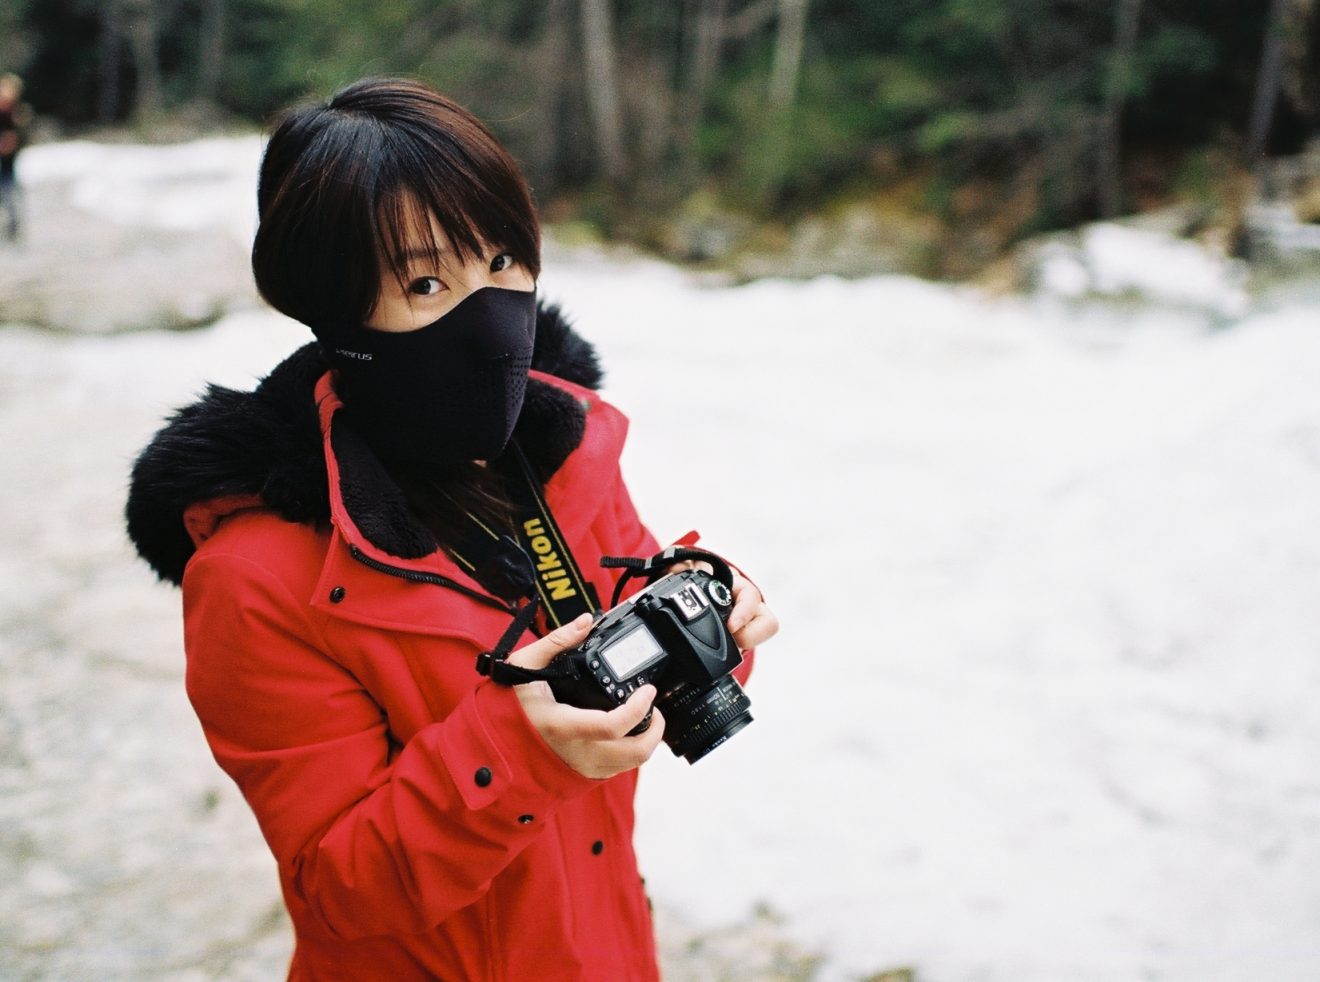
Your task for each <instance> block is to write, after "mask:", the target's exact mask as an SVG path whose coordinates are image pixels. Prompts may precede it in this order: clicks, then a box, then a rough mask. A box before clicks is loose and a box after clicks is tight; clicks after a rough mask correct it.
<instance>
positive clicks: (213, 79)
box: [197, 0, 225, 105]
mask: <svg viewBox="0 0 1320 982" xmlns="http://www.w3.org/2000/svg"><path fill="white" fill-rule="evenodd" d="M199 28H200V30H199V33H200V38H199V42H200V43H199V45H198V57H197V101H198V102H204V103H209V104H212V105H214V104H215V103H216V102H218V101H219V95H220V73H221V71H222V69H223V67H224V63H225V0H204V2H203V4H202V19H201V24H200V25H199Z"/></svg>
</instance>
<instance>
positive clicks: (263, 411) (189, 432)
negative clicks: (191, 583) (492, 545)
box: [125, 305, 602, 584]
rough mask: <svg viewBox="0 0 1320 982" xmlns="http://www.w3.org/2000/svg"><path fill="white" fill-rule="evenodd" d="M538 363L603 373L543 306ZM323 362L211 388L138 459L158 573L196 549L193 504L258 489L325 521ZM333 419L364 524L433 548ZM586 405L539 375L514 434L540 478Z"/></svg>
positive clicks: (146, 535) (348, 502) (408, 552)
mask: <svg viewBox="0 0 1320 982" xmlns="http://www.w3.org/2000/svg"><path fill="white" fill-rule="evenodd" d="M532 367H533V368H534V369H536V370H538V371H541V372H545V373H546V374H549V375H554V376H557V377H559V378H563V379H566V380H568V381H570V382H575V383H577V384H578V385H581V386H584V387H586V388H590V389H596V388H599V387H600V383H601V378H602V372H601V368H600V364H599V362H598V361H597V358H596V352H595V349H594V348H592V346H591V345H590V344H589V343H588V342H586V341H584V340H583V339H582V338H581V337H579V336H578V335H577V334H575V333H574V332H573V330H572V327H571V326H570V325H569V323H568V321H567V320H566V319H565V318H564V316H563V314H562V313H561V312H560V310H559V308H558V307H557V306H544V305H542V306H540V307H538V309H537V316H536V346H535V348H534V350H533V354H532ZM327 368H328V365H327V364H326V362H325V360H324V358H323V357H322V355H321V350H320V347H319V346H318V345H317V343H316V342H314V341H313V342H310V343H308V344H306V345H304V346H303V347H302V348H299V349H298V350H297V351H295V352H294V353H293V354H292V355H290V356H289V357H288V358H286V359H285V360H284V361H283V362H281V363H280V364H279V365H278V366H276V368H275V370H274V371H272V372H271V373H270V375H268V376H266V378H264V379H262V380H261V382H260V383H259V384H258V385H257V387H256V388H255V389H254V390H253V391H251V392H243V391H239V390H236V389H230V388H225V387H223V386H218V385H211V386H208V387H207V389H206V392H205V394H204V395H203V396H202V398H201V399H200V400H198V401H197V402H195V403H193V404H192V405H190V406H185V407H184V408H182V409H180V410H178V411H177V412H175V413H174V414H173V415H172V416H171V417H170V418H169V419H168V420H167V422H166V425H165V426H164V428H162V429H161V430H160V432H158V433H157V434H156V436H155V437H154V438H153V439H152V441H151V443H150V444H148V446H147V447H146V449H145V450H143V451H142V453H141V454H140V455H139V457H138V459H137V462H136V463H135V464H134V466H133V472H132V476H131V479H130V486H129V494H128V503H127V506H126V508H125V518H126V520H127V525H128V535H129V538H130V539H131V540H132V541H133V544H134V545H135V546H136V547H137V550H138V553H139V554H140V555H141V556H142V558H143V559H145V560H146V561H147V563H148V564H149V565H150V566H151V568H152V569H153V570H155V572H156V574H157V575H158V576H159V577H160V578H161V579H163V580H168V581H169V582H171V583H175V584H178V583H180V582H181V581H182V579H183V570H184V567H185V566H186V565H187V563H188V560H189V559H190V558H191V557H192V554H193V542H192V538H191V537H190V536H189V534H188V531H187V529H186V528H185V527H184V524H183V513H184V511H185V510H186V509H187V508H188V507H189V506H190V505H192V504H195V503H197V502H200V501H208V500H211V499H215V498H220V497H224V496H227V495H252V494H256V495H259V496H260V497H261V500H262V501H263V502H264V503H265V504H266V506H267V507H269V508H271V509H272V510H274V511H275V512H277V513H278V514H279V515H280V516H281V517H282V518H284V519H286V520H288V521H291V522H302V523H306V524H313V525H315V524H324V523H328V522H329V521H330V490H329V485H328V482H327V478H326V462H325V453H324V449H323V448H324V443H323V440H322V435H321V423H320V416H319V413H318V410H317V406H316V400H315V395H314V392H315V388H316V383H317V381H318V380H319V379H320V378H321V376H322V375H324V374H325V372H326V371H327ZM345 424H346V420H344V419H343V414H342V413H338V414H336V416H335V420H334V425H333V426H332V444H333V446H334V450H335V456H336V459H337V461H338V464H339V474H340V493H341V494H342V496H343V499H344V504H345V508H346V509H347V510H348V512H349V514H350V516H351V517H352V518H353V521H354V523H355V524H356V525H357V526H358V529H359V531H361V532H362V534H363V535H364V536H366V537H367V539H368V540H370V541H371V542H372V543H373V544H374V545H376V546H377V547H379V548H381V549H383V550H384V551H385V552H388V553H390V554H391V555H395V556H399V557H401V558H405V559H413V558H419V557H421V556H424V555H427V554H429V553H430V552H433V551H434V550H435V548H436V542H435V539H434V537H433V536H432V535H431V533H430V532H429V531H428V530H427V529H426V528H425V527H423V526H421V525H420V524H419V523H418V522H417V521H416V520H415V519H413V517H412V515H411V513H410V512H409V510H408V508H407V506H406V504H405V503H404V500H403V494H402V492H401V491H400V490H399V488H398V486H397V485H395V484H394V482H393V481H392V480H391V479H390V478H389V475H388V474H387V472H386V470H385V468H384V466H383V465H382V464H381V463H380V461H379V460H378V459H377V458H376V457H375V455H374V454H373V453H372V452H371V450H370V449H369V448H368V447H367V446H366V444H365V442H363V441H362V439H361V437H359V436H358V435H357V434H356V433H354V432H353V431H352V430H351V429H350V428H349V427H348V426H346V425H345ZM585 426H586V414H585V410H584V409H583V407H582V406H581V405H579V403H578V401H577V399H575V398H574V397H573V396H572V395H570V394H569V393H568V392H566V391H564V390H563V389H560V388H557V387H555V386H553V385H549V384H546V383H544V382H540V381H537V380H536V379H532V380H531V381H530V382H529V384H528V387H527V396H526V399H525V400H524V403H523V409H522V413H521V415H520V416H519V417H518V424H517V427H516V429H515V430H514V436H515V438H516V439H517V440H518V441H519V443H520V445H521V446H522V447H523V449H524V451H525V452H526V453H527V454H528V456H529V458H531V460H532V463H533V464H534V466H535V467H536V468H537V470H538V471H540V472H541V474H542V475H544V476H545V477H549V475H551V474H553V473H554V472H555V471H556V470H558V469H559V466H560V465H561V464H563V462H564V460H565V459H566V458H567V457H568V455H569V454H570V453H572V452H573V450H575V449H576V448H577V446H578V444H579V443H581V441H582V435H583V432H584V429H585Z"/></svg>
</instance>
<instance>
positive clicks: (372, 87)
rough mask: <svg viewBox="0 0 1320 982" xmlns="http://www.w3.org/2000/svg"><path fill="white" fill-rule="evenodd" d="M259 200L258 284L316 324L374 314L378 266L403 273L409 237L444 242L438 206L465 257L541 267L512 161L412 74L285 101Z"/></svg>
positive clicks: (527, 194) (430, 244) (287, 310)
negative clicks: (314, 100) (491, 249)
mask: <svg viewBox="0 0 1320 982" xmlns="http://www.w3.org/2000/svg"><path fill="white" fill-rule="evenodd" d="M257 210H258V215H259V218H260V222H259V224H258V227H257V235H256V239H255V240H254V241H253V243H252V272H253V274H254V276H255V277H256V281H257V289H258V290H259V291H260V292H261V295H262V296H263V297H265V299H266V300H267V302H268V303H270V305H271V306H272V307H274V308H275V309H276V310H279V311H280V312H281V313H284V314H287V315H288V316H290V317H293V318H294V319H296V320H299V321H302V322H303V323H304V324H307V325H309V326H311V327H316V326H317V325H318V324H323V323H328V322H342V321H345V320H347V321H351V322H355V323H361V322H363V321H365V320H367V319H368V318H369V317H370V315H371V311H372V310H373V308H374V307H375V306H376V302H377V301H378V300H379V297H380V276H381V271H382V270H391V271H392V272H393V273H394V275H395V276H396V277H398V278H399V280H400V282H402V281H403V279H404V277H405V276H406V275H407V268H406V267H407V261H406V259H405V256H404V254H405V252H406V251H407V248H408V245H409V243H420V244H422V246H423V247H424V248H429V249H430V250H431V251H432V252H433V253H435V254H438V253H439V251H440V249H441V248H442V247H443V246H444V245H445V244H446V243H444V242H436V241H435V237H434V235H433V234H432V230H431V224H430V220H429V219H430V217H431V216H434V217H435V219H436V221H437V222H438V224H439V226H440V229H441V231H442V232H443V233H444V234H445V235H446V236H447V237H448V239H449V241H450V243H452V245H453V248H454V249H455V250H456V251H457V252H458V253H459V255H460V257H461V258H462V259H464V260H465V261H466V260H469V259H471V258H472V257H473V256H478V255H480V254H481V253H482V250H483V248H484V247H485V246H488V245H489V246H496V247H498V248H500V249H502V250H506V251H508V252H510V253H512V254H513V256H514V258H515V259H517V260H518V262H520V263H521V264H522V265H523V266H525V267H526V268H527V269H528V270H530V271H531V273H532V276H533V277H534V278H535V277H537V276H539V275H540V272H541V248H540V247H541V232H540V227H539V225H538V223H537V220H536V212H535V209H534V208H533V206H532V197H531V191H530V189H529V188H528V187H527V181H526V180H525V179H524V178H523V176H522V173H521V172H520V171H519V169H518V165H517V163H515V162H514V159H513V158H512V157H511V156H510V155H509V153H508V151H506V150H505V149H504V148H503V147H502V146H501V145H500V143H499V141H498V140H496V139H495V137H494V136H493V135H492V134H491V132H490V131H489V130H488V129H487V128H486V127H485V126H484V125H483V124H482V123H481V121H480V120H478V119H477V118H476V117H475V116H473V115H472V114H471V113H470V112H468V111H467V110H466V109H464V108H463V107H462V106H459V105H458V104H457V103H455V102H452V101H451V100H449V99H446V98H445V97H444V96H442V95H440V94H439V93H438V92H436V91H434V90H433V89H431V88H429V87H427V86H426V85H423V84H421V83H420V82H415V81H411V80H408V79H400V78H371V79H363V80H362V81H359V82H354V83H353V84H352V85H349V86H348V87H347V88H344V89H341V90H340V91H339V92H338V93H336V94H335V95H334V96H333V97H331V99H330V100H329V101H328V102H325V103H321V104H315V105H307V106H301V107H298V108H295V109H293V110H292V111H290V112H289V113H288V114H287V115H286V116H285V117H284V118H283V119H282V120H281V122H280V123H279V125H278V126H277V127H276V128H275V131H274V132H273V133H272V134H271V138H270V142H269V143H268V144H267V146H266V153H265V157H264V158H263V160H262V163H261V177H260V182H259V184H258V186H257Z"/></svg>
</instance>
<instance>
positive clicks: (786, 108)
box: [756, 0, 807, 209]
mask: <svg viewBox="0 0 1320 982" xmlns="http://www.w3.org/2000/svg"><path fill="white" fill-rule="evenodd" d="M806 33H807V0H779V27H778V32H777V34H776V36H775V54H774V63H773V64H772V65H771V66H770V86H769V91H768V92H767V98H766V102H767V104H768V106H767V112H766V121H765V128H764V129H763V130H762V138H763V141H764V142H763V144H762V147H761V155H760V161H759V165H758V168H757V169H758V171H759V180H758V181H757V184H758V185H759V186H758V187H757V188H756V191H757V197H758V198H759V199H760V203H761V207H762V208H763V209H768V208H771V207H773V205H774V203H775V201H776V199H777V198H778V197H779V193H780V191H781V190H782V189H783V186H784V173H785V171H786V170H787V169H788V159H789V154H788V145H789V136H790V132H791V127H792V122H793V106H794V103H795V102H796V101H797V85H798V75H799V74H800V73H801V69H802V48H803V46H804V42H805V40H806Z"/></svg>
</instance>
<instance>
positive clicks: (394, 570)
mask: <svg viewBox="0 0 1320 982" xmlns="http://www.w3.org/2000/svg"><path fill="white" fill-rule="evenodd" d="M348 551H349V554H350V555H351V556H352V557H353V558H354V559H356V560H357V561H358V562H360V563H361V564H362V565H363V566H366V567H368V568H370V569H374V570H375V571H376V572H378V573H388V574H389V575H390V576H397V577H399V578H400V579H403V580H410V581H411V582H413V583H429V584H431V585H432V586H443V587H448V588H449V589H451V590H457V591H458V592H459V593H462V594H465V595H467V596H469V597H471V598H472V599H473V600H479V601H480V602H481V603H483V604H485V605H486V606H487V607H494V608H495V609H496V610H502V611H503V612H504V613H506V614H516V613H517V612H518V608H517V607H516V606H514V605H513V604H506V603H504V602H503V601H500V600H496V599H495V598H494V597H491V596H487V595H486V594H484V593H479V592H477V591H476V590H473V589H471V588H470V587H465V586H464V585H463V584H462V583H457V582H455V581H454V580H451V579H449V578H448V577H444V576H441V575H440V574H439V573H423V572H421V571H420V570H416V569H406V568H404V567H403V566H391V565H390V564H389V563H382V562H381V561H380V560H379V559H372V558H371V557H370V556H368V555H367V554H366V553H365V552H363V551H362V550H361V549H359V548H358V547H357V546H354V545H350V546H349V547H348Z"/></svg>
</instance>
